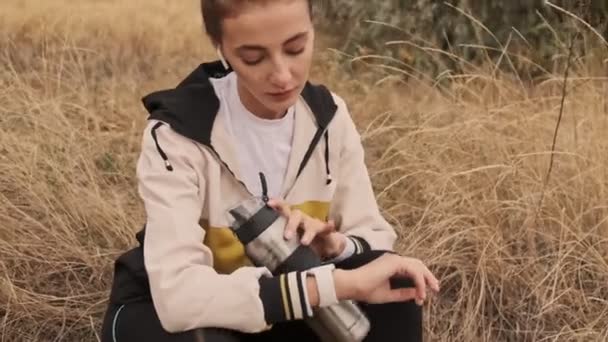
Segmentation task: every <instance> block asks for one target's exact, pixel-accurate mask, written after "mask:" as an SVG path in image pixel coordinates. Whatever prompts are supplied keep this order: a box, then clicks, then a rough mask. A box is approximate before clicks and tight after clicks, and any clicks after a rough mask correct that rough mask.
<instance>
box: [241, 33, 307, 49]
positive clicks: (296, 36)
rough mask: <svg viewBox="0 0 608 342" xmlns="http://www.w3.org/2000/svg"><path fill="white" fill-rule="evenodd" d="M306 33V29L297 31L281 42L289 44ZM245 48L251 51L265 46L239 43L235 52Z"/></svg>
mask: <svg viewBox="0 0 608 342" xmlns="http://www.w3.org/2000/svg"><path fill="white" fill-rule="evenodd" d="M307 35H308V31H306V32H300V33H297V34H295V35H293V36H292V37H290V38H289V39H287V40H286V41H285V42H283V45H285V44H289V43H291V42H294V41H296V40H298V39H300V38H302V37H306V36H307ZM245 50H248V51H252V50H253V51H265V50H266V48H265V47H263V46H261V45H250V44H245V45H241V46H239V47H238V48H236V51H237V52H242V51H245Z"/></svg>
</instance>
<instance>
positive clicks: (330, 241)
mask: <svg viewBox="0 0 608 342" xmlns="http://www.w3.org/2000/svg"><path fill="white" fill-rule="evenodd" d="M268 205H269V206H270V207H271V208H273V209H275V210H277V211H279V212H280V213H281V214H282V215H283V216H285V217H286V218H287V225H286V226H285V235H284V236H285V239H286V240H289V239H292V238H293V237H294V236H297V234H298V232H299V231H302V237H301V238H300V242H301V243H302V244H303V245H306V246H310V247H311V248H312V249H313V250H314V251H315V252H316V253H317V255H319V256H320V257H321V258H322V259H324V260H325V259H331V258H334V257H336V256H338V255H340V254H341V253H342V251H344V248H345V247H346V236H345V235H344V234H342V233H340V232H337V231H336V226H335V223H334V222H333V221H331V220H330V221H328V222H323V221H321V220H319V219H316V218H314V217H310V216H308V215H306V214H305V213H303V212H301V211H300V210H297V209H294V210H292V209H291V207H290V206H289V205H288V204H286V203H285V202H283V201H281V200H279V199H271V200H269V201H268Z"/></svg>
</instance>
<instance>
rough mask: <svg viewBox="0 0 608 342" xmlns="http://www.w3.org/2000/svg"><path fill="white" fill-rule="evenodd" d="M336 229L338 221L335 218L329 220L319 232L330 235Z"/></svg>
mask: <svg viewBox="0 0 608 342" xmlns="http://www.w3.org/2000/svg"><path fill="white" fill-rule="evenodd" d="M335 231H336V222H335V221H334V220H329V221H327V222H326V223H325V224H324V225H323V230H322V231H321V232H319V234H324V235H329V234H331V233H334V232H335Z"/></svg>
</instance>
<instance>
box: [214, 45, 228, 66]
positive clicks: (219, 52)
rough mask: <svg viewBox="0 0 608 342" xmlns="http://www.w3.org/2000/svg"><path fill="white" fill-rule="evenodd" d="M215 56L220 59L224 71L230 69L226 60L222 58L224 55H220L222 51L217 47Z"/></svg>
mask: <svg viewBox="0 0 608 342" xmlns="http://www.w3.org/2000/svg"><path fill="white" fill-rule="evenodd" d="M217 56H218V57H219V58H220V61H221V62H222V65H223V66H224V69H226V70H228V69H230V66H229V65H228V62H226V58H224V54H223V53H222V49H221V47H220V46H219V45H218V46H217Z"/></svg>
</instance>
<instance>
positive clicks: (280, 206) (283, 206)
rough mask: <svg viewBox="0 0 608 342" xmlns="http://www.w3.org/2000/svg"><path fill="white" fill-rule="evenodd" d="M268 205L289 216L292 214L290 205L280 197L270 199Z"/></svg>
mask: <svg viewBox="0 0 608 342" xmlns="http://www.w3.org/2000/svg"><path fill="white" fill-rule="evenodd" d="M268 206H269V207H271V208H272V209H274V210H276V211H278V212H279V213H281V215H283V216H285V217H289V216H290V215H291V208H290V207H289V205H287V203H285V202H284V201H283V200H281V199H279V198H272V199H270V200H268Z"/></svg>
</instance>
